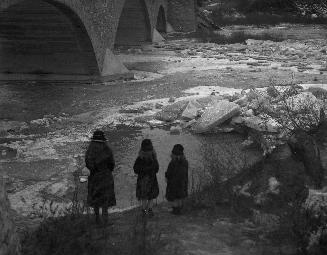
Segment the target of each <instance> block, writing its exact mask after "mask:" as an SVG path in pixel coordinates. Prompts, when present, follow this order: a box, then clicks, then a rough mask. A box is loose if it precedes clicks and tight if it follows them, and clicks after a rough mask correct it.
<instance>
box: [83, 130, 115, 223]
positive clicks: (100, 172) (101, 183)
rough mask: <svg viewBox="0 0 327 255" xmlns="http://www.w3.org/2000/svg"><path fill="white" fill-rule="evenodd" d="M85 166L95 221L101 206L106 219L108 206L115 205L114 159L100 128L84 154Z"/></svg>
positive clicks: (89, 201)
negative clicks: (88, 172) (87, 172)
mask: <svg viewBox="0 0 327 255" xmlns="http://www.w3.org/2000/svg"><path fill="white" fill-rule="evenodd" d="M85 163H86V167H87V168H88V169H89V170H90V176H89V178H88V196H87V202H88V205H89V206H91V207H93V208H94V212H95V217H96V222H98V223H99V222H100V218H99V209H100V207H101V208H102V216H103V217H104V221H105V222H107V221H108V208H109V207H110V206H114V205H116V196H115V188H114V178H113V175H112V171H113V170H114V167H115V160H114V157H113V154H112V151H111V149H110V147H109V145H108V143H107V141H106V138H105V135H104V133H103V132H102V131H101V130H97V131H95V132H94V134H93V137H92V139H91V142H90V144H89V147H88V149H87V151H86V154H85Z"/></svg>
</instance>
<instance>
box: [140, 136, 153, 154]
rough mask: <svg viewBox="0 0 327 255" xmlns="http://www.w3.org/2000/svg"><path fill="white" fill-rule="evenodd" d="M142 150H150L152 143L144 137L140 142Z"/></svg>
mask: <svg viewBox="0 0 327 255" xmlns="http://www.w3.org/2000/svg"><path fill="white" fill-rule="evenodd" d="M141 150H142V151H152V150H153V145H152V142H151V140H150V139H144V140H143V141H142V144H141Z"/></svg>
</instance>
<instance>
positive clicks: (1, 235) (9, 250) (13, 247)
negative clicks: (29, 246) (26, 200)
mask: <svg viewBox="0 0 327 255" xmlns="http://www.w3.org/2000/svg"><path fill="white" fill-rule="evenodd" d="M10 211H11V209H10V204H9V201H8V197H7V194H6V190H5V182H4V180H2V179H0V226H1V227H0V254H1V255H2V254H3V255H7V254H10V255H18V254H20V243H19V239H18V235H17V233H16V229H15V226H14V223H13V221H12V217H11V215H10Z"/></svg>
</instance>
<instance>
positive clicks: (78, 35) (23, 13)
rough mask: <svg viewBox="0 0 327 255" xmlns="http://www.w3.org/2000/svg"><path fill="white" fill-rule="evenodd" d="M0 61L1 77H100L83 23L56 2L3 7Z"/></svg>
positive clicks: (31, 0)
mask: <svg viewBox="0 0 327 255" xmlns="http://www.w3.org/2000/svg"><path fill="white" fill-rule="evenodd" d="M0 58H1V61H0V73H2V74H4V73H5V74H17V73H18V74H36V75H39V74H54V75H87V76H90V75H99V67H98V62H97V59H96V56H95V52H94V49H93V45H92V42H91V40H90V37H89V35H88V32H87V30H86V28H85V26H84V24H83V22H82V21H81V19H80V18H79V16H78V15H77V14H76V13H75V12H74V11H73V10H72V9H71V8H70V7H68V6H66V5H64V4H62V3H59V2H57V1H53V0H11V1H7V2H6V1H5V2H2V3H1V4H0Z"/></svg>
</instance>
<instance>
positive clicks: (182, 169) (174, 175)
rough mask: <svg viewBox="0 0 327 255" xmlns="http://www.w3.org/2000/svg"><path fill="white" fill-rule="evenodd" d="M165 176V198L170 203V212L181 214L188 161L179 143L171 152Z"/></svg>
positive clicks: (185, 192) (186, 186) (186, 191)
mask: <svg viewBox="0 0 327 255" xmlns="http://www.w3.org/2000/svg"><path fill="white" fill-rule="evenodd" d="M165 177H166V181H167V188H166V199H167V200H168V201H169V202H170V203H171V205H172V208H173V210H172V213H173V214H176V215H178V214H181V210H182V206H183V200H184V199H185V198H186V197H187V195H188V161H187V160H186V158H185V155H184V147H183V146H182V145H181V144H176V145H175V146H174V148H173V150H172V152H171V161H170V163H169V165H168V169H167V171H166V173H165Z"/></svg>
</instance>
